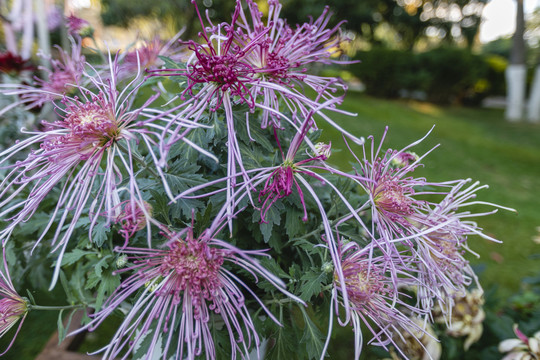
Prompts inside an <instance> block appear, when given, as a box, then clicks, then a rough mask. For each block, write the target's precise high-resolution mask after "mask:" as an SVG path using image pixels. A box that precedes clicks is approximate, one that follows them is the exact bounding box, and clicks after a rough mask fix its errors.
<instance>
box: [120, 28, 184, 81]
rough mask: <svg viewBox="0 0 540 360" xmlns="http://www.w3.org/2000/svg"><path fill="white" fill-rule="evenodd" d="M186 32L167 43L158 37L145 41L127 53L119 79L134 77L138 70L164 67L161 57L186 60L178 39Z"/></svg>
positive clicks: (180, 33)
mask: <svg viewBox="0 0 540 360" xmlns="http://www.w3.org/2000/svg"><path fill="white" fill-rule="evenodd" d="M183 32H184V30H182V31H180V32H178V33H177V34H176V35H174V36H173V37H172V38H171V39H169V40H168V41H167V42H164V41H163V40H161V39H160V38H159V37H158V36H156V37H154V38H153V39H152V40H146V41H143V42H142V43H141V44H140V46H137V47H136V48H135V49H133V50H130V51H128V52H126V53H125V55H124V56H123V57H122V59H121V61H120V63H121V66H120V74H119V78H121V79H125V78H130V77H133V76H134V74H136V73H137V71H138V69H139V68H141V69H143V70H156V69H159V68H160V67H161V66H163V65H164V62H163V60H161V59H160V56H165V57H168V58H170V59H172V60H174V61H182V60H184V59H185V58H186V56H187V55H186V52H185V49H184V48H183V47H182V46H180V45H179V44H178V38H179V37H180V36H181V35H182V33H183Z"/></svg>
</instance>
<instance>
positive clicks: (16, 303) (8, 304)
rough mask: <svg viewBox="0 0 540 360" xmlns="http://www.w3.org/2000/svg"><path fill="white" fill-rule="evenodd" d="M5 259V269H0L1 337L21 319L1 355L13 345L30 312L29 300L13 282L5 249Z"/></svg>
mask: <svg viewBox="0 0 540 360" xmlns="http://www.w3.org/2000/svg"><path fill="white" fill-rule="evenodd" d="M3 261H4V271H3V272H2V271H0V337H2V336H4V335H5V334H6V333H7V332H8V331H9V330H10V329H11V328H12V327H13V326H15V324H16V323H17V322H18V321H19V320H20V323H19V327H18V328H17V331H16V332H15V335H13V339H12V340H11V342H10V343H9V345H8V347H7V349H6V350H4V352H2V353H1V354H0V356H2V355H4V354H5V353H6V352H7V351H8V350H9V349H10V348H11V346H12V345H13V342H14V341H15V338H16V337H17V334H18V333H19V331H20V329H21V327H22V324H23V322H24V319H25V317H26V314H27V313H28V302H27V300H26V299H24V298H23V297H21V296H20V295H19V294H17V291H16V290H15V288H14V286H13V283H12V282H11V278H10V276H9V271H8V267H7V262H6V253H5V251H4V256H3Z"/></svg>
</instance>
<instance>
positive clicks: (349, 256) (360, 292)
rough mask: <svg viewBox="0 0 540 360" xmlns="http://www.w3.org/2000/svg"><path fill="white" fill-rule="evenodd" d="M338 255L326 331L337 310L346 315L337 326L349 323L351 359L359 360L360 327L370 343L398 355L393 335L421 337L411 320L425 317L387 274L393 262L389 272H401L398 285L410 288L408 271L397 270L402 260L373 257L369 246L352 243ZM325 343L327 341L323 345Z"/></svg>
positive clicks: (410, 277)
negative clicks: (352, 341)
mask: <svg viewBox="0 0 540 360" xmlns="http://www.w3.org/2000/svg"><path fill="white" fill-rule="evenodd" d="M339 251H340V260H341V267H342V269H343V278H344V280H340V277H339V276H338V274H337V273H335V275H334V285H335V286H334V289H333V291H332V299H333V307H334V310H333V311H332V310H331V315H330V316H331V320H330V324H329V329H331V328H332V318H333V312H334V311H335V312H336V313H339V308H340V307H344V308H345V312H346V314H350V316H349V315H347V316H346V319H345V321H343V322H342V321H341V320H340V323H341V325H345V324H347V323H348V322H349V319H350V320H352V324H353V327H354V333H355V359H359V357H360V353H361V351H362V324H363V326H365V327H367V328H368V330H369V331H370V332H371V334H372V335H373V339H372V340H370V343H373V344H375V345H378V346H382V347H384V348H385V349H387V350H388V348H387V345H389V344H392V345H394V346H395V347H396V348H397V350H398V351H399V352H400V353H401V350H400V349H399V346H398V345H397V344H396V343H395V340H394V339H395V338H393V335H394V334H400V333H401V332H408V333H409V334H410V335H411V336H412V337H414V338H416V336H417V334H423V333H424V330H423V329H422V328H421V327H419V326H418V325H417V324H416V323H415V322H414V321H413V318H414V316H419V317H423V316H425V315H426V313H425V312H424V311H422V310H421V309H419V308H416V307H414V306H411V305H409V304H408V303H407V300H408V299H407V295H405V294H404V293H402V292H401V291H400V290H399V289H398V288H397V287H396V286H395V284H394V279H393V278H392V277H393V274H392V273H391V272H389V268H390V267H389V265H388V263H389V262H395V264H394V266H392V268H394V269H395V268H396V267H400V269H401V270H400V271H399V272H400V276H401V278H400V282H401V283H400V284H401V285H402V286H406V285H410V284H413V283H414V281H415V280H414V278H413V277H412V275H411V274H409V273H408V269H407V268H401V264H402V262H403V259H402V258H397V257H396V258H388V257H385V256H374V255H373V251H376V250H374V249H373V248H372V247H371V246H366V247H364V248H361V247H360V246H359V245H358V244H357V243H355V242H346V243H342V244H341V246H340V250H339ZM342 281H343V283H342ZM407 314H408V315H409V316H407ZM329 335H330V334H329ZM428 336H429V335H428ZM328 341H329V337H328V339H327V343H326V345H328Z"/></svg>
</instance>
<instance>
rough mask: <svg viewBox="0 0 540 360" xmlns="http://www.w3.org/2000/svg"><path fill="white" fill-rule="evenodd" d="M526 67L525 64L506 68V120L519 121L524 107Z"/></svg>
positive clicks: (511, 65) (510, 65)
mask: <svg viewBox="0 0 540 360" xmlns="http://www.w3.org/2000/svg"><path fill="white" fill-rule="evenodd" d="M526 79H527V67H526V66H525V64H509V65H508V67H507V68H506V119H507V120H508V121H512V122H514V121H519V120H521V118H522V117H523V107H524V105H525V85H526Z"/></svg>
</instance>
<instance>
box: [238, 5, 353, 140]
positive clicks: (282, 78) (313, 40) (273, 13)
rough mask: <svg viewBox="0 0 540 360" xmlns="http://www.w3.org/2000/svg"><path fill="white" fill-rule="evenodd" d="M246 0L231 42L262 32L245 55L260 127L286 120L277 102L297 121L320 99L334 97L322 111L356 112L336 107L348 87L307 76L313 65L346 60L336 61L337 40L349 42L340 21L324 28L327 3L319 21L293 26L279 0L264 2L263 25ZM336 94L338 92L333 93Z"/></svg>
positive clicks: (241, 41) (255, 8) (332, 79)
mask: <svg viewBox="0 0 540 360" xmlns="http://www.w3.org/2000/svg"><path fill="white" fill-rule="evenodd" d="M247 4H248V10H249V11H248V13H247V15H246V13H245V12H244V10H243V9H242V8H241V9H240V18H239V21H238V28H239V29H238V30H237V31H236V38H235V41H236V42H237V43H238V44H239V45H240V47H244V46H245V45H246V44H248V43H250V42H251V41H253V40H254V39H260V38H261V36H262V39H261V40H259V41H258V42H257V49H256V51H250V52H249V53H247V54H246V58H245V61H246V62H247V63H248V64H249V65H250V67H252V68H253V70H254V71H255V72H256V74H257V80H258V81H257V82H255V83H252V84H250V93H251V96H252V98H253V99H254V102H253V104H254V106H255V107H257V108H260V109H262V117H263V118H262V122H261V126H262V127H263V128H265V127H267V126H268V125H269V124H272V125H273V126H275V127H278V128H279V127H281V125H280V123H281V120H282V119H287V117H286V116H284V112H283V111H282V110H280V106H281V105H282V104H281V103H283V104H284V105H285V107H286V108H287V109H288V111H289V112H290V113H291V114H292V120H293V121H295V122H298V123H301V122H302V121H303V119H304V118H305V117H307V116H308V114H309V113H310V112H311V111H312V110H313V109H314V108H317V107H318V106H319V104H318V102H319V100H321V101H322V102H325V101H328V100H331V99H335V100H336V101H332V102H330V103H329V105H328V106H326V107H325V108H324V110H332V111H335V112H339V113H343V114H348V115H354V114H352V113H349V112H346V111H343V110H339V109H338V108H337V107H336V105H337V104H341V102H342V100H343V97H344V94H343V93H344V92H345V91H346V90H347V86H346V85H345V84H344V83H343V81H342V80H341V79H338V78H335V77H324V76H319V75H316V74H310V73H309V71H308V67H309V66H310V65H313V64H325V65H326V64H332V63H349V62H346V61H340V60H339V55H340V51H341V50H340V48H341V47H340V44H341V42H344V41H347V39H345V38H344V37H343V36H342V35H341V33H340V27H341V25H342V24H343V23H344V22H340V23H339V24H337V25H336V26H334V27H333V28H327V25H328V22H329V20H330V17H331V16H332V13H331V12H330V10H329V8H328V7H326V8H325V9H324V11H323V13H322V14H321V15H320V16H319V17H318V18H317V19H315V20H313V19H310V21H309V22H307V23H303V24H299V25H297V26H296V28H294V29H293V28H291V27H290V26H289V25H288V24H287V23H286V21H285V20H284V19H282V18H280V17H279V14H280V12H281V8H282V5H281V4H280V3H279V1H278V0H269V1H268V11H269V13H268V20H267V22H266V23H264V22H263V20H262V13H261V12H260V11H259V8H258V5H257V3H256V2H254V1H252V0H248V1H247ZM306 87H307V88H309V89H311V90H313V91H314V92H315V93H316V94H317V98H316V99H310V98H309V97H308V96H307V95H306V89H305V88H306ZM335 93H342V94H341V95H339V96H336V95H335ZM259 99H260V101H259ZM317 115H319V116H321V117H322V118H323V119H324V120H325V121H327V122H328V123H329V124H331V125H332V126H333V127H335V128H336V129H338V130H339V131H340V132H341V133H342V134H345V135H347V136H348V137H349V138H351V139H353V140H354V141H355V142H357V143H361V142H362V141H363V140H362V139H360V138H357V137H355V136H354V135H352V134H350V133H349V132H347V131H346V130H345V129H343V128H341V127H340V126H339V125H338V124H336V123H335V122H334V121H333V120H332V119H331V118H330V117H328V116H326V115H325V114H324V113H323V112H321V111H318V112H317Z"/></svg>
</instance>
